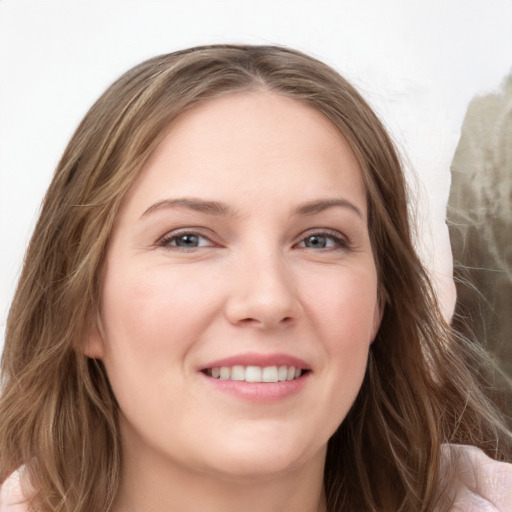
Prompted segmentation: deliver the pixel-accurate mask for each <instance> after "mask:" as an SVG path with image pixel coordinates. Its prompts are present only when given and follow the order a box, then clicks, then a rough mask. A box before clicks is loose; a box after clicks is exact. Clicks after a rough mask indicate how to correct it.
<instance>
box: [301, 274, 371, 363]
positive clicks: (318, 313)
mask: <svg viewBox="0 0 512 512" xmlns="http://www.w3.org/2000/svg"><path fill="white" fill-rule="evenodd" d="M305 288H307V289H309V290H310V292H309V293H308V296H307V298H306V299H305V301H304V303H305V304H306V305H307V306H306V307H307V308H308V309H309V312H310V315H311V316H312V317H313V318H314V319H315V322H314V323H315V325H316V328H317V329H319V331H320V334H321V337H322V339H323V340H324V343H325V345H326V349H327V350H328V352H329V353H330V354H339V353H340V352H343V351H346V350H352V349H353V350H354V351H355V352H359V351H361V350H363V351H365V350H366V351H367V349H368V347H369V345H370V343H371V342H372V340H373V335H374V330H375V320H376V315H377V317H378V307H377V280H376V276H375V272H374V270H373V268H372V267H368V268H363V269H360V270H359V269H358V270H357V271H356V270H352V269H351V270H350V271H346V272H343V271H339V272H333V274H332V276H330V278H325V279H323V280H322V282H321V283H320V284H317V285H316V286H315V285H314V283H313V282H311V283H309V285H306V286H305Z"/></svg>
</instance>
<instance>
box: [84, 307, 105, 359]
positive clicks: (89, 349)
mask: <svg viewBox="0 0 512 512" xmlns="http://www.w3.org/2000/svg"><path fill="white" fill-rule="evenodd" d="M103 340H104V330H103V327H102V325H101V318H100V316H99V315H96V318H95V319H94V320H92V321H91V322H90V326H89V329H88V331H87V334H86V335H85V337H84V339H83V340H82V342H81V343H80V347H79V350H80V352H82V354H84V355H86V356H87V357H90V358H91V359H103V356H104V355H105V343H104V341H103Z"/></svg>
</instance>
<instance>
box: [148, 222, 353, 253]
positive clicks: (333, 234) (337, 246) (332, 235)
mask: <svg viewBox="0 0 512 512" xmlns="http://www.w3.org/2000/svg"><path fill="white" fill-rule="evenodd" d="M184 236H193V237H198V238H200V239H204V240H207V241H208V244H207V245H199V246H197V247H188V248H187V247H180V246H178V245H174V244H173V243H172V242H174V241H176V240H177V239H178V238H180V237H184ZM313 237H317V238H326V239H330V240H332V241H334V244H333V245H332V246H331V247H321V248H319V249H318V251H335V250H343V251H349V250H350V249H351V244H350V241H349V240H348V239H347V237H345V236H344V235H341V234H340V233H339V232H338V231H331V230H326V229H319V230H310V231H308V232H306V233H304V234H302V238H301V239H300V241H299V242H298V243H296V244H294V246H298V245H300V244H302V243H304V242H305V241H306V240H307V239H308V238H309V239H311V238H313ZM156 245H157V246H158V247H163V248H166V249H170V250H174V251H183V252H190V251H193V250H196V249H200V248H201V247H214V246H215V245H216V244H215V242H212V241H211V239H210V238H209V237H208V236H206V235H204V234H202V233H200V232H199V231H194V230H193V229H189V228H187V229H183V230H179V231H172V232H171V233H168V234H166V235H164V236H163V237H162V238H161V239H160V240H159V241H158V242H157V244H156ZM303 248H304V249H312V248H311V247H303Z"/></svg>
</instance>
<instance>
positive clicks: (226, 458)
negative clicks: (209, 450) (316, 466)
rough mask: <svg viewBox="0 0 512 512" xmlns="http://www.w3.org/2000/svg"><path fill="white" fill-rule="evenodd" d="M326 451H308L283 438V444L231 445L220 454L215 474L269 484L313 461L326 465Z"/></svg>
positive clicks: (322, 448) (309, 448)
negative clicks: (279, 476)
mask: <svg viewBox="0 0 512 512" xmlns="http://www.w3.org/2000/svg"><path fill="white" fill-rule="evenodd" d="M326 450H327V447H326V445H325V446H321V447H312V446H309V447H305V446H303V445H301V444H300V443H291V442H289V440H288V442H287V441H286V440H284V439H283V438H281V439H280V442H279V443H269V442H267V443H265V442H263V440H262V439H261V438H260V439H257V438H255V439H253V440H252V442H251V443H250V444H245V445H244V444H243V443H240V442H239V443H236V444H231V445H230V446H229V447H226V449H225V450H223V452H222V453H216V454H215V456H214V457H213V458H214V460H215V464H213V466H214V467H215V469H214V470H215V472H218V473H223V474H224V475H225V476H226V477H227V478H231V479H233V478H235V479H242V480H249V479H252V480H254V479H262V480H265V479H270V478H274V477H276V476H278V475H283V474H286V473H290V472H294V471H296V470H298V469H299V468H300V467H301V466H303V465H304V464H306V463H309V461H310V460H311V459H313V458H321V461H322V462H321V463H322V465H323V460H324V458H325V453H326ZM212 469H213V468H212Z"/></svg>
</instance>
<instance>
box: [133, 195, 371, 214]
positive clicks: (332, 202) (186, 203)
mask: <svg viewBox="0 0 512 512" xmlns="http://www.w3.org/2000/svg"><path fill="white" fill-rule="evenodd" d="M175 207H177V208H186V209H188V210H193V211H196V212H201V213H207V214H209V215H215V216H225V217H236V216H237V215H238V212H237V211H236V210H233V209H232V208H231V207H230V206H229V205H227V204H225V203H221V202H218V201H207V200H204V199H196V198H192V197H180V198H176V199H163V200H162V201H158V202H157V203H155V204H153V205H151V206H150V207H149V208H148V209H147V210H146V211H145V212H144V213H143V214H142V215H141V217H145V216H146V215H149V214H150V213H152V212H154V211H156V210H160V209H162V208H175ZM335 207H342V208H348V209H349V210H351V211H353V212H354V213H355V214H356V215H357V216H358V217H360V218H361V219H364V216H363V213H362V212H361V210H360V209H359V208H358V207H357V206H356V205H355V204H353V203H351V202H350V201H347V200H346V199H342V198H339V199H320V200H316V201H310V202H307V203H304V204H301V205H299V206H298V207H297V208H296V210H295V212H294V215H316V214H317V213H320V212H323V211H325V210H328V209H329V208H335Z"/></svg>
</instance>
